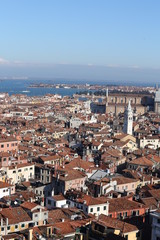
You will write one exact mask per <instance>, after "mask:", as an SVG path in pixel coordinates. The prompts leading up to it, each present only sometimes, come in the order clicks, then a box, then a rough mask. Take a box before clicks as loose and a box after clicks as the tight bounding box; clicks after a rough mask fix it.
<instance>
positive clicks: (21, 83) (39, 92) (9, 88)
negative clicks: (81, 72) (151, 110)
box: [0, 79, 146, 96]
mask: <svg viewBox="0 0 160 240" xmlns="http://www.w3.org/2000/svg"><path fill="white" fill-rule="evenodd" d="M38 83H46V84H55V83H59V84H65V83H66V84H75V83H76V84H85V83H90V84H99V85H112V84H113V83H112V82H106V81H99V82H95V81H93V82H92V81H88V82H87V81H85V80H76V81H75V80H68V79H67V80H59V79H58V80H1V81H0V92H8V93H9V95H12V94H26V95H28V96H43V95H45V94H48V93H50V94H60V95H62V96H72V95H73V94H74V93H76V92H80V91H84V90H85V89H77V88H70V89H66V88H28V87H29V85H31V84H38ZM139 84H140V83H136V84H135V83H133V84H132V83H130V84H128V85H134V86H135V85H137V86H138V85H139ZM114 85H127V83H124V82H123V83H122V82H114ZM140 85H141V86H145V85H146V84H144V83H143V84H140ZM24 91H28V92H24Z"/></svg>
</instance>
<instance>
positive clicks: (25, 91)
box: [22, 90, 30, 93]
mask: <svg viewBox="0 0 160 240" xmlns="http://www.w3.org/2000/svg"><path fill="white" fill-rule="evenodd" d="M22 92H24V93H27V92H30V91H27V90H24V91H22Z"/></svg>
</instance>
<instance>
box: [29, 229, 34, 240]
mask: <svg viewBox="0 0 160 240" xmlns="http://www.w3.org/2000/svg"><path fill="white" fill-rule="evenodd" d="M32 239H33V229H29V234H28V240H32Z"/></svg>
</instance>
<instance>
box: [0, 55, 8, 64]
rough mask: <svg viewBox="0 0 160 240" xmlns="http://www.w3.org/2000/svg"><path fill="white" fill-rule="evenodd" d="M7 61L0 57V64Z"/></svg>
mask: <svg viewBox="0 0 160 240" xmlns="http://www.w3.org/2000/svg"><path fill="white" fill-rule="evenodd" d="M7 63H9V61H8V60H6V59H4V58H1V57H0V64H7Z"/></svg>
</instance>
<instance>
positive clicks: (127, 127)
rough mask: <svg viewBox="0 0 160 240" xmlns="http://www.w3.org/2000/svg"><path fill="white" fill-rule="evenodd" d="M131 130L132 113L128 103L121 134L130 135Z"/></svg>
mask: <svg viewBox="0 0 160 240" xmlns="http://www.w3.org/2000/svg"><path fill="white" fill-rule="evenodd" d="M132 128H133V112H132V108H131V103H130V101H129V102H128V107H127V108H126V110H125V112H124V127H123V132H124V133H127V134H130V135H132Z"/></svg>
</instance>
